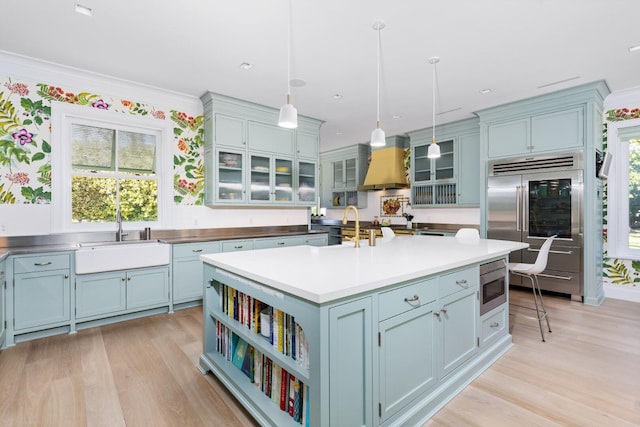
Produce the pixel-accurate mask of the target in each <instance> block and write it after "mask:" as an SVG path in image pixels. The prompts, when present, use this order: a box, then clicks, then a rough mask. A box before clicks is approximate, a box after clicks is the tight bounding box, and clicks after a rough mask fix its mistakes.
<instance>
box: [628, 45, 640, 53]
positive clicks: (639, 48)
mask: <svg viewBox="0 0 640 427" xmlns="http://www.w3.org/2000/svg"><path fill="white" fill-rule="evenodd" d="M636 50H640V44H637V45H635V46H631V47H630V48H629V52H635V51H636Z"/></svg>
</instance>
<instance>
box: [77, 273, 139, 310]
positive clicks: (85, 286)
mask: <svg viewBox="0 0 640 427" xmlns="http://www.w3.org/2000/svg"><path fill="white" fill-rule="evenodd" d="M126 308H127V286H126V277H125V274H124V273H121V272H118V271H115V272H107V273H96V274H84V275H78V276H76V319H78V320H82V319H86V318H88V317H100V316H105V315H106V316H108V315H111V314H113V313H118V312H122V311H124V310H126Z"/></svg>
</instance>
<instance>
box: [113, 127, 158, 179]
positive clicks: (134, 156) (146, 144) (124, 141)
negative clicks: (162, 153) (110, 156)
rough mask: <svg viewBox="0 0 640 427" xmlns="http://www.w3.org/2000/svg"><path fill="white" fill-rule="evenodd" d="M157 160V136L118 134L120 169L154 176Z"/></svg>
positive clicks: (122, 132) (121, 132)
mask: <svg viewBox="0 0 640 427" xmlns="http://www.w3.org/2000/svg"><path fill="white" fill-rule="evenodd" d="M155 159H156V137H155V135H147V134H144V133H137V132H125V131H120V132H118V169H120V170H124V171H134V172H140V173H143V172H146V173H147V174H152V173H153V172H154V170H155Z"/></svg>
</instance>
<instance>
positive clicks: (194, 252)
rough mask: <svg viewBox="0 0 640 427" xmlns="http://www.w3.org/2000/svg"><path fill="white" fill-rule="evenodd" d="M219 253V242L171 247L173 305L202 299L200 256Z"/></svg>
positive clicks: (183, 244) (182, 244)
mask: <svg viewBox="0 0 640 427" xmlns="http://www.w3.org/2000/svg"><path fill="white" fill-rule="evenodd" d="M218 252H220V242H198V243H181V244H174V245H173V247H172V254H173V255H172V260H173V261H172V263H173V264H172V269H173V280H172V286H173V294H172V295H173V303H174V304H180V303H184V302H188V301H195V300H199V299H202V296H203V286H202V261H200V255H203V254H214V253H218Z"/></svg>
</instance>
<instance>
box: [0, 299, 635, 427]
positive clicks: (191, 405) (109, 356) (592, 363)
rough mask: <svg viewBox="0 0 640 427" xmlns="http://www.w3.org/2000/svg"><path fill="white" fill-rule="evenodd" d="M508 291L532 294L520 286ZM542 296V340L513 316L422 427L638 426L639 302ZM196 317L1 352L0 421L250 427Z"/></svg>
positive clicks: (185, 313) (159, 319) (194, 311)
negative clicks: (207, 355)
mask: <svg viewBox="0 0 640 427" xmlns="http://www.w3.org/2000/svg"><path fill="white" fill-rule="evenodd" d="M511 298H512V300H513V301H524V302H528V301H529V300H530V299H531V298H530V294H529V292H523V291H513V292H512V293H511ZM545 302H546V303H547V306H548V309H549V312H550V321H551V328H552V330H553V333H551V334H548V335H547V342H546V343H542V342H541V340H540V332H539V330H538V326H537V322H536V321H535V320H533V319H530V318H525V317H520V316H512V317H511V326H510V329H511V333H512V334H513V340H514V344H515V345H514V347H513V348H512V349H511V350H510V351H509V352H508V353H507V354H506V355H505V356H504V357H502V358H501V359H500V360H499V361H498V362H496V363H495V364H494V365H493V366H492V367H491V368H489V369H488V370H487V371H485V372H484V373H483V374H482V375H481V376H480V377H479V378H478V379H476V380H475V381H474V382H473V383H472V384H470V385H469V386H468V387H467V388H466V389H465V390H464V391H463V392H462V393H461V394H460V395H459V396H457V397H456V398H455V399H453V400H452V401H451V402H450V403H449V404H448V405H447V406H446V407H445V408H443V409H442V410H441V411H440V412H438V413H437V414H436V415H435V416H434V417H433V418H432V419H431V420H430V421H428V422H427V423H426V424H425V426H427V427H432V426H456V427H457V426H515V425H518V426H553V425H556V426H574V425H575V426H632V425H635V426H637V425H640V304H637V303H629V302H624V301H617V300H606V301H605V302H604V304H603V305H602V306H600V307H589V306H584V305H583V304H581V303H577V302H572V301H570V300H568V299H565V298H559V297H552V296H546V298H545ZM512 310H513V311H520V312H522V313H524V314H526V315H530V313H529V312H526V311H525V310H522V309H518V308H516V307H513V308H512ZM201 313H202V311H201V308H200V307H196V308H191V309H187V310H182V311H178V312H176V313H174V314H166V315H158V316H153V317H147V318H143V319H138V320H133V321H129V322H124V323H119V324H114V325H109V326H103V327H100V328H93V329H89V330H85V331H80V332H78V334H76V335H60V336H56V337H51V338H44V339H40V340H34V341H30V342H25V343H20V344H18V345H17V346H15V347H12V348H9V349H6V350H4V351H2V352H0V425H1V426H20V427H22V426H109V427H112V426H129V427H136V426H150V425H153V426H225V427H226V426H253V425H256V424H255V422H254V421H253V420H252V419H251V417H250V416H249V415H248V414H247V413H246V412H245V411H244V410H243V409H242V407H241V406H240V405H239V404H238V403H237V402H236V401H235V399H234V398H233V397H231V396H230V395H229V394H228V393H227V392H226V390H225V389H224V387H223V386H221V385H220V383H219V382H218V381H217V380H216V379H215V378H214V377H213V376H212V375H210V374H209V375H206V376H203V375H201V374H200V372H199V371H198V370H197V369H196V364H197V360H198V357H199V355H200V353H201V351H202V338H201V324H202V319H201V316H202V314H201Z"/></svg>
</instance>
